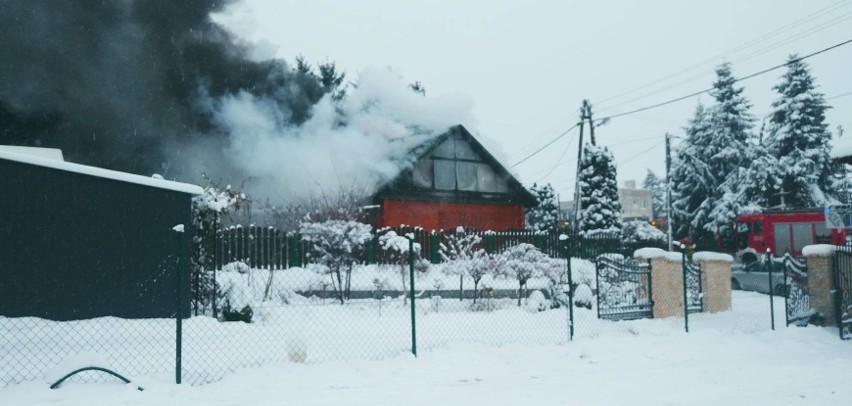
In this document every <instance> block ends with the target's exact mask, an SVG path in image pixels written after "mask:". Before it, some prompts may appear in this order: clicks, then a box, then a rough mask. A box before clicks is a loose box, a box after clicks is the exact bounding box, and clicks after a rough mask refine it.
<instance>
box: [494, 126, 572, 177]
mask: <svg viewBox="0 0 852 406" xmlns="http://www.w3.org/2000/svg"><path fill="white" fill-rule="evenodd" d="M579 125H580V123H577V124H574V125H573V126H571V128H569V129H567V130H565V131H563V132H562V134H559V135H557V136H556V138H554V139H552V140H550V142H548V143H547V144H544V146H542V147H541V148H539V149H537V150H535V151H534V152H533V153H532V154H529V155H527V156H525V157H524V158H523V159H521V160H520V161H518V162H515V164H513V165H512V166H510V168H514V167H516V166H518V165H520V164H522V163H524V162H526V160H527V159H530V158H532V157H534V156H535V155H536V154H538V153H539V152H541V151H543V150H544V149H545V148H547V147H549V146H551V145H553V143H554V142H556V141H557V140H559V139H560V138H562V137H564V136H565V134H568V132H570V131H571V130H573V129H575V128H577V126H579Z"/></svg>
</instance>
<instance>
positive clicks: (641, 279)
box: [595, 254, 654, 320]
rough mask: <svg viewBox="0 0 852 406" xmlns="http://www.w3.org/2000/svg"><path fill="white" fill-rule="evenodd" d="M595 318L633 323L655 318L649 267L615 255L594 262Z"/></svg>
mask: <svg viewBox="0 0 852 406" xmlns="http://www.w3.org/2000/svg"><path fill="white" fill-rule="evenodd" d="M595 273H596V281H597V288H598V295H597V298H598V302H597V309H598V318H599V319H606V320H632V319H641V318H645V317H651V318H652V317H654V312H653V306H654V302H653V300H651V265H650V264H647V263H640V262H638V261H636V260H635V259H624V257H623V256H621V255H617V254H603V255H600V256H598V257H597V259H595Z"/></svg>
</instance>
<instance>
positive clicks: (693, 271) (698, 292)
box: [683, 260, 704, 314]
mask: <svg viewBox="0 0 852 406" xmlns="http://www.w3.org/2000/svg"><path fill="white" fill-rule="evenodd" d="M683 272H684V275H685V278H686V311H687V312H688V313H689V314H692V313H701V312H703V311H704V292H703V291H702V289H701V266H700V265H698V264H696V263H694V262H692V261H689V260H686V261H684V263H683Z"/></svg>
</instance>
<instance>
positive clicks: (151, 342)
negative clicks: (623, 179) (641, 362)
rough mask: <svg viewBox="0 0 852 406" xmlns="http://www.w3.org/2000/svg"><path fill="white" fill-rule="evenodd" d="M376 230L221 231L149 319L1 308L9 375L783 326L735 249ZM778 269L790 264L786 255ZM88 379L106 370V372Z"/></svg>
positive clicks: (154, 371) (198, 369) (197, 378)
mask: <svg viewBox="0 0 852 406" xmlns="http://www.w3.org/2000/svg"><path fill="white" fill-rule="evenodd" d="M258 230H262V231H258ZM241 232H242V231H241ZM353 232H354V231H353ZM228 233H231V231H228ZM234 233H236V231H234ZM213 234H216V233H213ZM332 234H334V233H332ZM350 234H351V233H350ZM368 234H369V238H367V239H365V240H364V244H363V246H364V247H367V248H360V249H356V247H350V248H351V249H350V248H346V249H343V250H342V251H334V250H333V249H337V248H339V247H338V245H340V244H337V243H335V244H326V243H327V241H323V240H322V239H318V238H314V237H309V236H299V237H298V238H294V237H292V236H287V235H283V234H280V235H277V234H276V233H275V232H271V231H270V229H268V228H266V229H264V228H256V229H254V230H248V232H246V237H243V241H249V243H247V244H246V245H245V246H244V248H242V251H241V252H243V253H245V252H258V253H259V254H257V256H255V257H252V256H245V257H243V258H241V257H240V256H239V255H241V254H236V252H238V251H235V250H231V249H230V248H224V246H225V245H228V244H232V243H233V242H235V241H237V240H235V239H232V240H230V241H228V240H225V239H224V238H223V237H222V233H219V234H218V237H217V238H216V239H215V240H214V241H213V242H212V243H211V244H215V246H216V247H218V248H216V249H215V250H212V251H211V252H212V254H211V255H209V256H207V257H206V258H205V259H204V261H203V262H202V261H196V263H197V264H200V263H206V264H208V266H207V267H201V266H197V267H195V270H194V271H192V272H191V273H190V274H188V275H184V276H185V277H184V279H181V280H185V283H184V284H181V286H182V287H183V289H180V290H178V293H181V295H179V296H182V297H179V298H175V301H174V302H173V307H172V308H177V306H178V304H181V306H184V307H185V309H186V311H185V313H188V315H189V316H190V317H186V318H184V319H176V318H174V314H176V312H175V311H173V312H172V313H171V317H172V318H168V317H166V318H145V319H128V318H116V317H100V318H95V319H89V320H76V321H49V320H45V319H37V318H20V317H15V318H12V317H0V327H2V330H0V331H2V333H0V344H2V347H3V349H4V351H3V355H0V357H2V365H0V367H2V372H0V373H2V375H0V382H2V383H3V384H5V385H7V384H12V383H16V382H22V381H27V380H33V379H43V378H44V377H46V376H52V375H51V374H53V375H55V374H57V373H60V374H61V373H68V372H71V371H73V370H74V367H76V366H81V365H97V366H101V365H104V366H105V367H106V368H113V369H114V370H115V371H116V372H118V373H121V374H124V375H127V376H128V377H131V378H132V377H133V376H138V375H159V376H163V377H165V379H170V378H171V377H172V376H175V377H176V378H178V379H182V380H183V381H184V382H187V383H192V384H202V383H207V382H212V381H216V380H218V379H221V378H222V377H223V376H224V375H226V374H227V373H228V372H229V371H232V370H234V369H237V368H241V367H251V366H257V365H262V364H265V363H269V362H308V363H313V362H325V361H341V360H348V359H379V358H387V357H393V356H396V355H399V354H403V353H407V352H417V351H418V350H419V351H421V352H422V351H423V350H424V349H429V348H433V347H438V346H444V345H448V344H452V343H482V344H488V345H503V344H549V343H565V342H568V341H570V340H572V339H577V340H584V339H592V338H594V337H598V336H602V335H619V334H627V335H635V334H644V333H650V334H656V333H657V332H659V331H661V330H677V331H683V330H688V331H701V330H711V329H713V330H719V331H723V332H730V331H737V332H754V331H764V330H769V329H771V328H772V320H773V319H772V315H771V313H772V312H773V311H774V316H775V321H776V326H783V325H784V320H785V308H784V295H782V296H775V297H773V296H770V295H769V294H767V293H777V292H776V291H775V290H774V289H768V287H769V286H770V285H773V284H772V283H770V282H771V281H775V279H767V278H770V276H768V275H767V276H761V275H758V273H759V272H757V271H756V270H755V269H750V270H749V269H747V270H738V269H736V267H735V268H734V270H733V272H732V271H731V266H730V262H729V261H730V259H729V257H726V256H724V255H721V254H709V253H696V254H694V255H693V254H690V253H688V252H687V253H686V254H683V253H679V252H674V253H673V252H665V251H663V250H661V249H658V248H656V249H640V250H639V251H638V252H637V255H636V257H633V255H632V254H633V253H632V252H631V253H626V252H625V250H626V248H625V244H624V243H623V242H622V241H620V239H619V238H618V236H608V235H601V236H595V237H588V236H586V237H583V236H579V235H575V234H572V233H561V232H560V233H552V234H546V235H545V234H539V235H536V234H535V233H514V234H509V233H505V234H500V233H490V234H487V233H465V232H453V233H440V234H435V233H423V232H421V231H418V230H380V231H379V232H376V233H373V232H372V231H370V232H369V233H368ZM489 235H490V236H489ZM365 238H366V237H365ZM338 242H339V241H338ZM291 244H298V246H297V247H295V248H294V245H291ZM543 244H547V245H546V247H544V248H541V247H543ZM343 245H345V244H343ZM211 246H212V245H211ZM370 250H373V252H372V253H371V252H370ZM436 251H437V256H436V255H433V254H434V253H435V252H436ZM410 252H411V253H413V254H414V255H409V253H410ZM330 253H332V254H334V255H330ZM625 254H627V255H625ZM347 256H348V258H349V260H345V261H344V260H339V259H340V258H343V257H347ZM285 257H286V258H299V260H298V262H295V261H292V262H291V261H290V260H289V259H288V260H285V261H282V260H280V259H281V258H285ZM369 257H371V258H373V260H372V261H370V260H365V259H364V258H369ZM258 258H261V259H258ZM276 258H277V259H279V260H276ZM371 262H372V263H371ZM758 265H760V264H758ZM178 271H179V267H177V266H175V265H174V264H172V266H165V267H163V268H162V269H159V270H157V272H152V273H151V275H148V276H147V277H148V278H149V279H150V281H149V283H151V284H152V285H153V284H155V283H158V282H157V281H160V282H161V281H162V280H169V281H172V282H174V283H177V281H178V279H177V278H176V275H177V274H178ZM738 272H746V273H749V274H750V275H751V276H753V277H754V278H755V280H760V278H763V279H762V280H763V281H764V285H765V286H767V291H766V292H763V291H761V290H760V289H758V288H755V289H751V288H752V285H751V284H750V282H749V281H747V280H746V279H742V278H740V277H738V276H737V275H738ZM778 278H779V279H778V280H779V281H783V280H784V279H785V277H784V272H783V271H782V272H781V273H780V276H778ZM756 283H757V282H756ZM732 285H733V286H732ZM773 287H774V286H773ZM732 288H734V289H733V290H732ZM781 293H784V294H785V295H786V294H787V293H788V292H786V288H783V287H782V292H781ZM105 294H110V295H115V296H116V297H120V295H121V294H122V292H109V293H105ZM572 303H573V306H572V305H570V304H572ZM770 303H772V304H774V306H775V307H774V309H773V308H771V307H770ZM106 314H108V313H106ZM104 357H105V358H106V359H103V358H104ZM73 379H84V380H90V379H107V378H105V377H104V375H102V374H98V373H94V372H92V373H90V375H89V376H84V375H77V376H76V377H75V378H73Z"/></svg>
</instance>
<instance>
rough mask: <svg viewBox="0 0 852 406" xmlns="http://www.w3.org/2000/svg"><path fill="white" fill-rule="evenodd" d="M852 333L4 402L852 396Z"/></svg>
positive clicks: (706, 400) (418, 361)
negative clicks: (850, 338)
mask: <svg viewBox="0 0 852 406" xmlns="http://www.w3.org/2000/svg"><path fill="white" fill-rule="evenodd" d="M850 344H852V343H849V342H843V341H840V340H839V339H838V338H837V336H836V330H831V329H823V328H816V327H808V328H792V327H791V328H780V329H779V330H778V331H774V332H772V331H764V332H761V333H732V332H720V331H717V330H711V329H708V330H702V331H697V332H692V333H689V334H686V333H683V332H682V331H676V330H673V329H668V328H665V327H660V328H648V329H647V330H641V329H640V330H639V331H638V332H636V334H632V335H613V336H604V337H597V338H595V339H578V340H576V341H574V342H570V343H563V344H546V345H531V344H528V345H504V346H497V347H494V346H483V345H479V344H464V343H457V344H450V345H447V346H444V347H440V348H435V349H432V350H423V351H421V352H420V354H419V357H418V358H414V357H413V356H411V355H410V354H399V355H397V356H395V357H393V358H391V359H385V360H350V361H346V362H321V363H313V364H312V363H307V364H300V363H290V362H273V363H269V364H266V365H265V366H262V367H256V368H252V369H245V370H239V371H236V372H234V373H232V374H229V375H228V376H226V377H225V378H224V379H222V380H221V381H218V382H214V383H210V384H207V385H200V386H191V385H180V386H178V385H175V384H173V383H171V382H170V381H169V378H168V377H166V376H163V377H151V376H148V377H140V378H138V379H136V380H135V381H134V382H133V385H123V384H119V383H97V384H85V383H67V384H65V385H63V386H62V387H60V388H59V389H57V390H50V389H48V387H47V385H46V384H45V383H44V382H29V383H23V384H19V385H13V386H11V387H8V388H5V389H0V404H3V405H56V406H63V405H64V406H68V405H86V406H90V405H151V406H164V405H342V404H352V405H409V406H416V405H429V406H433V405H512V406H517V405H563V404H564V405H651V404H653V405H781V404H784V405H787V404H793V405H838V404H846V403H847V402H848V400H849V399H850V396H851V395H852V384H850V381H849V377H850V374H849V366H850V365H852V345H850ZM137 386H142V387H143V388H144V391H141V392H140V391H137V390H136V387H137Z"/></svg>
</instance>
